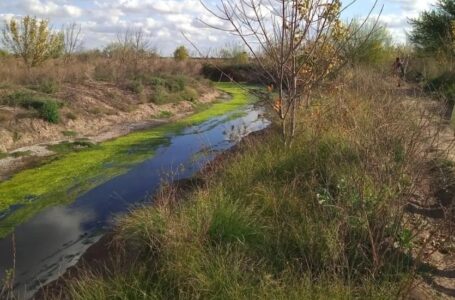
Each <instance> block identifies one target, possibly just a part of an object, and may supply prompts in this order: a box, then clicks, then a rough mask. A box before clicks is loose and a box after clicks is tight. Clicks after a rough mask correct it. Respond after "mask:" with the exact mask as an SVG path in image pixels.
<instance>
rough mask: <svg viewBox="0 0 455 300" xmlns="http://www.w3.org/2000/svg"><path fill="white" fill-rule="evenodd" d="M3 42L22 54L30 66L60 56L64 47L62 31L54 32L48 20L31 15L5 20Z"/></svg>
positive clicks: (18, 53)
mask: <svg viewBox="0 0 455 300" xmlns="http://www.w3.org/2000/svg"><path fill="white" fill-rule="evenodd" d="M2 42H3V45H4V46H5V47H6V49H7V50H9V51H11V52H12V53H14V54H16V55H17V56H20V57H21V58H22V59H23V60H24V62H25V64H26V65H27V66H29V67H34V66H36V65H38V64H40V63H42V62H43V61H45V60H46V59H48V58H51V57H56V56H59V55H60V54H61V53H62V52H63V48H64V44H63V34H62V33H53V32H52V29H51V28H50V27H49V21H48V20H38V19H37V18H35V17H30V16H26V17H24V18H22V19H20V20H15V19H12V20H11V21H9V22H5V26H4V28H3V32H2Z"/></svg>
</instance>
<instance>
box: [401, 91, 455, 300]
mask: <svg viewBox="0 0 455 300" xmlns="http://www.w3.org/2000/svg"><path fill="white" fill-rule="evenodd" d="M396 93H398V94H399V96H400V97H401V98H404V99H405V101H409V103H410V104H412V105H417V106H418V107H419V108H422V111H424V112H425V118H426V120H427V121H428V127H427V128H428V130H429V133H430V134H429V136H433V137H436V138H435V139H432V140H429V141H428V142H429V143H431V146H432V149H430V150H431V151H432V152H434V153H435V154H437V155H436V156H435V157H438V158H440V157H442V158H443V159H444V161H441V163H440V165H438V164H436V167H433V168H432V169H431V170H430V174H429V175H430V176H429V178H427V179H425V180H424V181H423V182H422V183H421V186H420V187H419V193H418V194H417V195H415V197H414V198H415V199H414V200H413V201H412V203H409V204H408V206H407V209H406V210H407V213H406V217H405V219H406V221H407V222H408V223H409V225H410V227H411V228H412V229H413V231H414V233H415V235H416V236H415V242H414V244H415V249H416V250H415V251H414V253H413V254H412V255H413V257H414V259H416V258H417V259H419V260H420V261H421V262H422V265H421V268H420V269H421V271H423V272H422V273H423V275H422V276H421V277H420V279H419V280H417V281H416V283H415V285H414V286H413V288H412V290H411V294H410V296H409V299H413V300H427V299H428V300H429V299H455V169H454V166H455V147H454V145H455V132H454V130H453V129H452V128H451V126H450V120H448V119H447V115H448V114H447V112H446V111H445V109H444V108H441V103H440V102H438V101H435V100H432V99H431V98H429V97H428V95H425V94H424V93H423V92H422V91H421V90H420V89H419V88H417V87H415V86H412V85H405V86H403V87H402V88H399V89H397V90H396Z"/></svg>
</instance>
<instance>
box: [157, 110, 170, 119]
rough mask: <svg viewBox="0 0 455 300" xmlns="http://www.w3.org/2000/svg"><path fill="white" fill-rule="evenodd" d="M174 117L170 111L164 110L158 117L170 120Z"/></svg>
mask: <svg viewBox="0 0 455 300" xmlns="http://www.w3.org/2000/svg"><path fill="white" fill-rule="evenodd" d="M172 115H173V114H172V113H171V112H170V111H167V110H163V111H161V112H160V114H159V116H158V117H159V118H170V117H172Z"/></svg>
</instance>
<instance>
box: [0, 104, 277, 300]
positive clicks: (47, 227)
mask: <svg viewBox="0 0 455 300" xmlns="http://www.w3.org/2000/svg"><path fill="white" fill-rule="evenodd" d="M241 112H242V114H239V110H237V111H233V112H231V113H228V114H226V115H224V116H222V117H215V118H212V119H209V120H208V121H205V122H203V123H201V124H199V125H197V126H190V127H188V128H186V129H185V130H183V131H182V132H180V133H179V134H175V135H170V136H168V137H167V139H166V141H165V142H163V144H162V145H161V146H158V148H157V149H156V150H155V151H154V154H150V157H149V158H148V159H145V160H144V161H143V162H141V163H139V164H136V165H135V166H134V167H131V168H130V169H129V170H128V171H127V172H125V173H123V174H122V175H118V176H116V177H114V178H112V179H109V180H108V181H104V182H102V181H99V182H102V183H99V184H98V185H96V186H95V187H93V188H91V189H90V190H89V191H88V192H85V193H83V194H81V195H78V196H77V197H76V199H75V201H73V202H72V203H71V204H67V205H56V206H52V207H47V208H44V209H43V210H42V211H40V212H39V213H38V214H36V215H35V216H33V218H31V219H29V220H28V221H26V222H24V223H22V224H20V225H18V226H17V227H16V228H15V230H14V231H15V232H14V238H15V244H16V249H15V251H14V250H13V238H12V237H13V236H12V234H9V235H8V236H7V237H5V238H3V239H1V240H0V279H3V278H4V277H5V272H6V270H8V269H11V268H12V267H13V265H14V259H13V253H14V252H15V270H16V277H15V291H16V293H17V295H18V298H19V299H27V298H30V297H32V295H33V293H34V292H36V290H37V289H39V288H40V287H41V286H42V285H45V284H46V283H49V282H50V281H53V280H55V279H57V278H58V277H59V276H60V275H62V274H63V273H64V272H65V270H66V269H67V268H69V267H71V266H72V265H74V264H75V263H77V261H78V259H79V258H80V256H81V255H82V254H83V253H84V252H85V251H86V250H87V248H88V247H89V246H90V245H92V244H93V243H95V242H96V241H98V240H99V239H100V238H101V237H102V235H103V234H104V233H105V232H106V231H107V230H108V229H109V228H110V227H111V225H112V220H113V218H114V217H115V216H117V215H120V214H124V213H126V212H128V211H129V210H130V209H132V208H133V207H134V206H135V205H140V204H143V203H146V202H148V201H150V196H151V195H153V194H154V192H155V191H156V190H157V189H158V188H159V186H160V184H161V182H162V181H163V180H166V181H172V180H179V179H184V178H188V177H191V176H192V175H194V174H195V172H197V171H198V170H200V168H201V167H202V166H204V165H205V164H206V163H207V162H209V161H210V160H212V159H213V158H214V157H215V156H216V155H217V154H218V153H220V152H223V151H225V150H227V149H229V148H231V147H232V146H233V145H235V144H236V143H237V142H238V141H239V140H240V139H241V138H242V137H244V136H246V135H248V134H249V133H251V132H254V131H259V130H262V129H264V128H265V127H267V126H268V125H269V122H268V121H267V120H266V119H264V118H263V117H262V111H261V109H258V108H254V107H253V106H252V105H250V106H247V107H243V108H242V109H241ZM125 155H127V154H125ZM108 168H109V166H106V170H108ZM91 180H93V178H92V179H91ZM95 182H96V180H95ZM43 184H45V183H43ZM82 184H86V183H82ZM75 190H77V187H76V188H75ZM67 192H68V193H73V191H70V190H68V191H67ZM36 201H42V199H38V200H36ZM14 209H16V208H14Z"/></svg>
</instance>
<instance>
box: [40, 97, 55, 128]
mask: <svg viewBox="0 0 455 300" xmlns="http://www.w3.org/2000/svg"><path fill="white" fill-rule="evenodd" d="M38 113H39V115H40V117H41V118H42V119H44V120H46V121H48V122H49V123H53V124H57V123H58V122H59V121H60V115H59V106H58V104H57V102H55V101H46V102H44V103H43V105H42V106H41V107H40V108H38Z"/></svg>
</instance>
